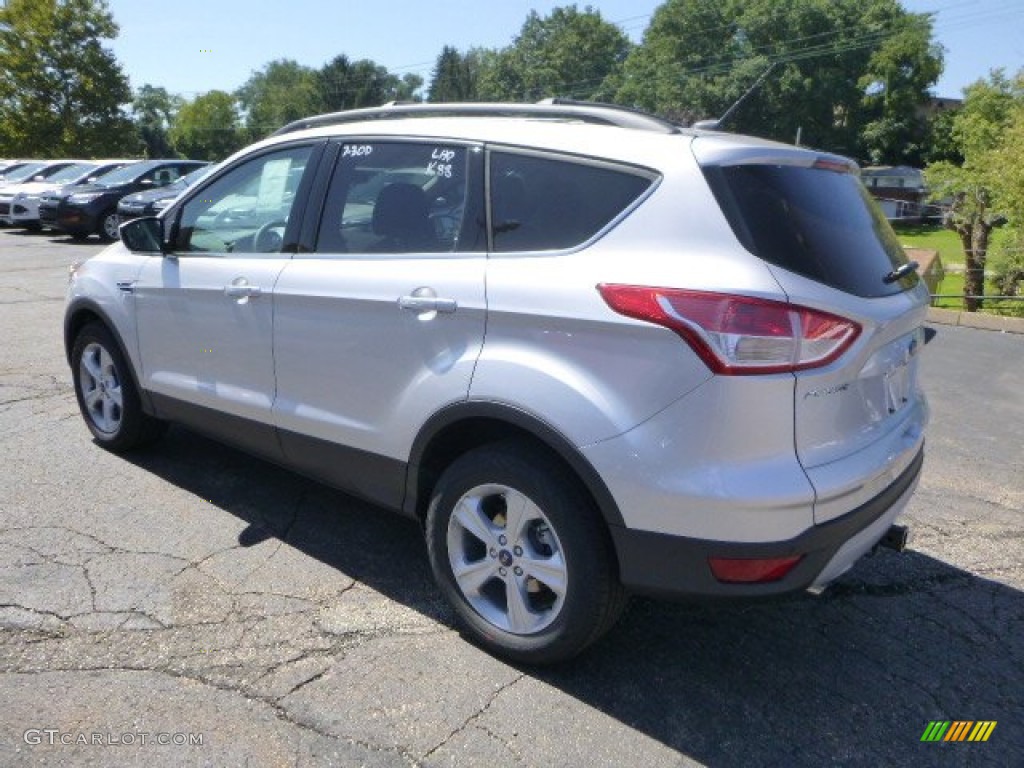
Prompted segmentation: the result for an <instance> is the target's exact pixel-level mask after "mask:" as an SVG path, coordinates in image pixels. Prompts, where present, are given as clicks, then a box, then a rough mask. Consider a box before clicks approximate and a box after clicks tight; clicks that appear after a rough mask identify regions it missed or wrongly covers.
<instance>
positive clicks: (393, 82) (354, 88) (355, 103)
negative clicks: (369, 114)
mask: <svg viewBox="0 0 1024 768" xmlns="http://www.w3.org/2000/svg"><path fill="white" fill-rule="evenodd" d="M422 85H423V78H421V77H420V76H419V75H415V74H406V75H405V76H403V77H398V76H397V75H394V74H392V73H390V72H388V70H387V68H386V67H382V66H381V65H379V64H377V63H376V62H374V61H371V60H369V59H360V60H359V61H350V60H349V58H348V57H347V56H345V55H344V54H340V55H338V56H335V57H334V58H333V59H331V60H330V61H329V62H327V63H326V64H325V65H324V66H323V67H321V68H320V69H319V70H317V72H316V86H317V91H318V93H319V97H320V109H321V111H325V112H340V111H341V110H345V109H358V108H360V107H379V106H380V105H381V104H384V103H386V102H389V101H415V100H418V99H419V96H418V93H417V92H418V90H419V89H420V87H421V86H422Z"/></svg>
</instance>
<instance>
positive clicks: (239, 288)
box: [224, 281, 263, 299]
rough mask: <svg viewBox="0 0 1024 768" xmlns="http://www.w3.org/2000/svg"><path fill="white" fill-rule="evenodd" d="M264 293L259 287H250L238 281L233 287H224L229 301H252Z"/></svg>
mask: <svg viewBox="0 0 1024 768" xmlns="http://www.w3.org/2000/svg"><path fill="white" fill-rule="evenodd" d="M262 293H263V291H262V290H260V287H259V286H258V285H249V284H248V283H244V282H238V281H236V282H234V283H232V284H231V285H225V286H224V295H225V296H227V297H228V298H229V299H251V298H253V297H254V296H259V295H260V294H262Z"/></svg>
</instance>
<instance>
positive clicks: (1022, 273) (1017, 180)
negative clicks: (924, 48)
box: [989, 70, 1024, 296]
mask: <svg viewBox="0 0 1024 768" xmlns="http://www.w3.org/2000/svg"><path fill="white" fill-rule="evenodd" d="M1013 93H1014V103H1013V106H1012V107H1011V108H1010V110H1009V112H1008V114H1007V116H1006V122H1005V129H1004V130H1003V131H1002V134H1001V136H1000V138H999V142H998V145H997V146H996V148H995V150H993V152H992V155H991V157H990V158H989V165H990V168H991V170H992V172H991V178H992V192H993V197H994V199H995V205H994V207H995V210H996V211H998V212H999V213H1000V214H1004V215H1005V216H1006V218H1007V220H1008V227H1007V230H1008V231H1007V232H1006V237H1003V238H1000V243H999V244H998V245H996V246H995V247H994V248H993V251H992V258H991V261H990V266H991V268H992V273H993V274H992V277H993V282H994V283H995V288H996V290H997V291H999V293H1001V294H1004V295H1007V296H1016V295H1019V292H1020V285H1021V283H1024V70H1022V71H1021V73H1020V74H1018V75H1017V79H1016V82H1015V84H1014V85H1013Z"/></svg>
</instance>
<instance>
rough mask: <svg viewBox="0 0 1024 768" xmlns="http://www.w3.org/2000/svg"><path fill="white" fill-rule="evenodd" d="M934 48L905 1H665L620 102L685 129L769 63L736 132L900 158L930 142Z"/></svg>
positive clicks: (715, 110) (937, 64)
mask: <svg viewBox="0 0 1024 768" xmlns="http://www.w3.org/2000/svg"><path fill="white" fill-rule="evenodd" d="M930 41H931V22H930V20H929V19H928V18H927V17H925V16H919V15H914V14H908V13H907V12H906V11H904V10H903V8H902V7H901V6H900V5H899V3H898V0H791V1H790V2H787V3H779V2H775V0H667V2H666V3H665V4H664V5H662V6H661V7H660V8H659V9H658V10H657V11H656V12H655V14H654V16H653V18H652V19H651V24H650V26H649V27H648V29H647V32H646V33H645V35H644V40H643V43H642V44H641V45H640V46H638V47H637V48H636V49H634V51H633V53H632V54H631V55H630V56H629V58H628V59H627V61H626V64H625V67H624V70H623V74H622V77H621V81H620V85H619V88H618V90H617V93H616V99H617V100H618V101H620V102H622V103H626V104H631V105H635V106H638V107H641V108H644V109H647V110H650V111H653V112H659V113H662V114H665V115H667V116H669V117H672V118H674V119H677V120H680V121H682V122H693V121H695V120H699V119H704V118H714V117H720V116H721V115H722V114H723V113H724V112H725V111H726V110H727V109H728V108H729V106H730V105H731V104H733V103H734V102H735V101H736V100H738V99H739V98H740V97H741V96H743V95H744V94H745V93H746V92H747V91H748V89H750V87H751V86H752V85H753V84H754V83H755V82H756V81H757V80H758V78H759V76H760V75H761V74H763V73H764V72H765V71H766V70H768V69H769V67H771V71H770V73H769V75H768V76H767V77H766V78H765V79H764V80H763V81H762V82H761V83H760V85H759V87H758V88H757V89H755V90H754V91H753V92H751V93H750V95H749V98H748V99H747V100H746V101H745V102H744V103H743V105H742V106H741V107H740V108H739V109H738V110H737V111H736V112H735V113H734V115H733V118H732V121H731V123H729V124H728V127H729V129H730V130H732V129H735V130H737V131H742V132H747V133H754V134H758V135H762V136H766V137H769V138H774V139H778V140H780V141H789V142H791V141H794V140H795V139H796V137H797V135H798V134H800V135H801V136H802V139H803V141H804V142H805V143H808V144H812V145H815V146H820V147H824V148H827V149H830V150H833V151H838V152H842V153H845V154H849V155H853V156H855V157H860V158H865V157H868V156H869V155H870V154H871V153H872V152H873V153H874V155H875V157H876V158H877V159H879V160H888V161H896V160H900V159H902V157H900V156H899V155H900V153H901V152H902V151H903V150H902V146H903V145H902V144H901V142H903V141H905V140H906V137H907V136H915V137H916V135H917V132H920V133H921V134H922V135H923V131H924V128H923V126H920V125H917V124H916V123H915V121H914V120H913V118H912V114H913V112H915V111H916V107H917V105H919V104H924V103H926V102H927V99H928V98H929V97H928V94H927V87H928V86H929V85H930V84H931V83H932V82H934V81H935V79H936V78H937V77H938V73H939V71H940V70H941V56H940V53H941V52H940V51H939V50H938V49H937V48H935V47H934V46H933V45H932V44H931V42H930ZM865 125H867V126H869V128H870V130H869V131H868V133H867V135H866V136H865V137H864V138H863V139H862V130H863V128H864V126H865ZM915 141H917V139H916V138H915ZM922 142H923V140H922ZM915 146H916V145H915Z"/></svg>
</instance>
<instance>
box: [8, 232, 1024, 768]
mask: <svg viewBox="0 0 1024 768" xmlns="http://www.w3.org/2000/svg"><path fill="white" fill-rule="evenodd" d="M99 247H100V246H99V245H98V244H96V243H88V244H72V243H71V242H70V241H67V240H65V239H63V238H58V237H54V236H51V235H38V234H37V235H29V234H26V233H21V232H18V231H12V230H0V318H2V325H0V328H2V330H3V336H2V340H3V344H2V346H0V702H2V706H0V765H5V766H20V765H39V764H45V765H75V766H77V765H102V766H118V765H139V764H145V765H147V766H149V767H150V768H160V767H161V766H182V765H195V766H229V765H231V766H234V765H237V766H243V765H245V766H283V765H297V766H314V765H316V766H319V765H340V766H350V765H351V766H363V765H365V766H391V765H402V766H407V765H422V766H450V765H456V766H475V765H502V766H508V767H511V766H534V765H544V766H573V767H575V766H582V765H588V766H644V767H645V768H647V767H648V766H651V767H653V766H683V765H707V766H754V765H756V766H787V767H788V766H821V765H844V766H845V765H850V766H860V765H864V766H877V765H896V764H911V765H936V766H946V765H971V766H974V765H994V766H1010V765H1024V597H1022V590H1024V337H1021V336H1011V335H1003V334H999V333H993V332H988V331H977V330H969V329H963V328H951V327H938V328H937V329H934V330H936V331H937V333H936V334H935V336H934V338H933V339H932V340H931V342H930V343H929V344H928V346H927V348H926V351H925V354H924V356H923V362H922V365H923V374H924V382H925V386H926V388H927V390H928V392H929V395H930V398H931V402H932V406H933V420H932V426H931V429H930V432H929V442H928V454H927V460H926V464H925V470H924V474H923V477H922V480H921V484H920V486H919V488H918V491H917V494H916V495H915V497H914V499H913V501H912V502H911V504H910V507H909V509H908V511H907V514H906V516H905V521H904V522H907V523H908V524H909V525H910V526H911V544H910V550H909V551H908V552H907V553H905V554H903V555H896V554H894V553H890V552H882V553H880V554H878V555H875V556H873V557H871V558H868V559H865V560H864V561H862V562H861V563H860V564H858V566H857V567H856V568H855V569H854V570H852V571H851V572H850V573H848V574H846V575H845V576H844V577H843V578H842V579H841V580H840V582H839V583H838V584H836V585H835V586H834V587H833V588H832V589H831V590H830V591H828V592H827V593H826V594H825V595H823V596H820V597H817V598H814V597H810V596H798V597H794V598H790V599H785V600H780V601H773V602H766V603H756V604H726V605H721V604H717V605H716V604H697V605H694V604H669V603H661V602H655V601H651V600H640V599H638V600H635V601H634V602H633V604H632V606H631V608H630V610H629V611H628V613H627V614H626V616H625V617H624V619H623V620H622V622H621V623H620V624H619V625H618V626H617V627H616V629H615V630H614V631H613V632H612V633H611V634H610V635H609V636H608V637H607V638H606V639H605V640H604V641H602V642H601V643H600V644H599V645H597V646H596V647H595V648H593V649H592V650H591V651H589V652H588V653H587V654H586V655H585V656H583V657H582V658H580V659H579V660H577V661H576V662H574V663H572V664H567V665H564V666H561V667H558V668H554V669H542V670H537V669H529V668H515V667H512V666H509V665H508V664H505V663H503V662H501V661H498V660H496V659H494V658H492V657H490V656H488V655H487V654H485V653H482V652H481V651H480V650H478V649H477V648H475V647H474V646H472V645H470V644H469V643H468V642H466V641H465V639H464V638H463V637H461V636H460V634H459V632H458V629H457V627H456V625H455V623H454V620H453V616H452V613H451V612H450V611H449V609H448V608H447V607H446V605H445V604H444V603H443V602H442V601H441V599H440V596H439V593H438V591H437V590H436V589H435V588H434V586H433V584H432V582H431V579H430V574H429V568H428V565H427V560H426V553H425V547H424V545H423V543H422V538H421V536H420V533H419V531H418V529H417V527H416V525H415V524H413V523H411V522H409V521H406V520H403V519H401V518H398V517H396V516H393V515H391V514H389V513H386V512H383V511H381V510H378V509H375V508H373V507H370V506H368V505H366V504H363V503H361V502H359V501H355V500H353V499H351V498H348V497H346V496H344V495H342V494H340V493H337V492H335V491H333V490H331V489H329V488H326V487H324V486H321V485H317V484H316V483H313V482H310V481H307V480H305V479H303V478H301V477H298V476H295V475H292V474H290V473H288V472H286V471H284V470H281V469H278V468H276V467H274V466H271V465H268V464H266V463H263V462H261V461H259V460H256V459H253V458H250V457H248V456H246V455H245V454H242V453H239V452H237V451H234V450H231V449H227V448H224V447H222V446H220V445H217V444H214V443H212V442H210V441H208V440H206V439H204V438H202V437H199V436H196V435H195V434H192V433H190V432H187V431H185V430H183V429H177V428H175V429H172V430H171V431H170V432H169V433H168V435H167V437H166V439H165V440H164V441H163V442H162V443H161V444H159V445H158V446H157V447H156V448H155V449H153V450H150V451H147V452H145V453H139V454H135V455H132V456H130V457H126V458H125V457H117V456H113V455H111V454H108V453H106V452H105V451H103V450H101V449H100V448H98V447H97V446H96V445H94V444H93V442H92V440H91V439H90V437H89V433H88V432H87V430H86V429H85V427H84V426H83V425H82V424H81V422H80V418H79V415H78V411H77V407H76V405H75V399H74V394H73V391H72V387H71V376H70V372H69V370H68V367H67V365H66V363H65V360H64V355H63V349H62V343H61V325H60V324H61V315H62V308H63V292H64V286H65V282H66V280H65V275H66V272H67V266H68V264H70V263H71V262H72V261H74V260H78V259H84V258H86V257H88V256H89V255H91V254H93V253H95V252H97V251H98V250H99ZM932 720H974V721H977V720H994V721H997V723H998V724H997V726H996V728H995V730H994V731H993V732H992V735H991V737H990V739H989V741H988V742H986V743H941V744H928V743H921V742H920V737H921V735H922V733H923V732H924V729H925V727H926V726H927V724H928V723H929V721H932ZM159 737H163V741H164V742H167V743H157V739H158V738H159ZM196 737H198V738H199V739H201V744H199V743H194V742H195V741H196V740H197V739H196ZM190 740H191V741H192V742H193V743H188V742H189V741H190ZM183 742H184V743H183Z"/></svg>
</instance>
